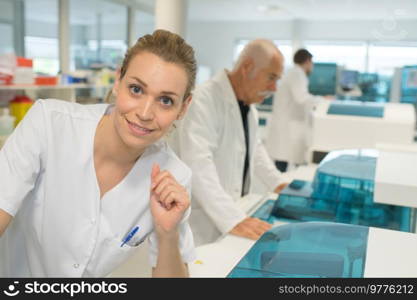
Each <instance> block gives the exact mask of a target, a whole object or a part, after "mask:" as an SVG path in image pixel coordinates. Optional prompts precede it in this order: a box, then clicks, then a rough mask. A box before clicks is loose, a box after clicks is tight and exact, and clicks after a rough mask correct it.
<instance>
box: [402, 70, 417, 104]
mask: <svg viewBox="0 0 417 300" xmlns="http://www.w3.org/2000/svg"><path fill="white" fill-rule="evenodd" d="M400 101H401V102H403V103H416V102H417V65H416V66H405V67H403V68H402V71H401V98H400Z"/></svg>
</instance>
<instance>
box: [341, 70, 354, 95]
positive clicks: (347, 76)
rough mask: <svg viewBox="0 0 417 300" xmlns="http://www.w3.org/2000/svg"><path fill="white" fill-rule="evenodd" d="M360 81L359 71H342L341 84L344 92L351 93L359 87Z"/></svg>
mask: <svg viewBox="0 0 417 300" xmlns="http://www.w3.org/2000/svg"><path fill="white" fill-rule="evenodd" d="M358 79H359V72H358V71H353V70H342V71H341V72H340V79H339V84H340V86H341V88H342V90H343V91H344V92H349V91H351V90H353V89H354V88H355V87H356V86H357V85H358Z"/></svg>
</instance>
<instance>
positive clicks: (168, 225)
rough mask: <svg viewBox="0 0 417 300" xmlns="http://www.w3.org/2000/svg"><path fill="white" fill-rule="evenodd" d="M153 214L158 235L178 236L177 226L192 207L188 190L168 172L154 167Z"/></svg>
mask: <svg viewBox="0 0 417 300" xmlns="http://www.w3.org/2000/svg"><path fill="white" fill-rule="evenodd" d="M150 201H151V203H150V206H151V212H152V216H153V220H154V224H155V230H156V233H157V234H158V235H172V234H174V235H177V225H178V223H179V222H180V221H181V219H182V217H183V215H184V212H185V211H186V210H187V209H188V207H189V206H190V199H189V196H188V192H187V190H186V189H185V188H184V187H183V186H182V185H180V184H179V183H178V182H177V181H176V180H175V178H174V176H172V175H171V173H169V172H168V171H161V170H160V168H159V165H158V164H154V165H153V166H152V173H151V196H150Z"/></svg>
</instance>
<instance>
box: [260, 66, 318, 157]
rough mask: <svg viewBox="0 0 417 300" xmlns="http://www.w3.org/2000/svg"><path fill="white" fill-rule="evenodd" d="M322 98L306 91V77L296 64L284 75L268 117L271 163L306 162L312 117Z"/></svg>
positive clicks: (268, 146) (268, 144)
mask: <svg viewBox="0 0 417 300" xmlns="http://www.w3.org/2000/svg"><path fill="white" fill-rule="evenodd" d="M322 99H323V97H320V96H314V95H311V94H310V93H309V92H308V78H307V75H306V73H305V72H304V70H303V69H302V68H301V67H300V66H299V65H295V66H294V67H293V68H292V69H290V70H288V72H287V73H286V74H285V75H284V77H283V79H282V80H281V82H280V83H279V86H278V88H277V91H276V93H275V95H274V104H273V111H272V115H271V117H270V118H269V121H268V122H269V124H267V126H268V135H267V140H266V149H267V150H268V153H269V155H270V156H271V158H272V159H273V160H281V161H286V162H288V163H290V164H303V163H305V162H306V158H307V157H306V156H307V150H308V147H309V144H310V139H311V126H312V118H311V114H312V111H313V108H314V106H315V105H316V104H317V102H318V101H321V100H322Z"/></svg>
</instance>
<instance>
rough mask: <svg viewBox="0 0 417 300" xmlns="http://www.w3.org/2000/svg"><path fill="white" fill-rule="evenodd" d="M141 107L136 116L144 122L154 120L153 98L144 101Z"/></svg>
mask: <svg viewBox="0 0 417 300" xmlns="http://www.w3.org/2000/svg"><path fill="white" fill-rule="evenodd" d="M140 102H141V105H139V107H138V108H137V110H136V115H137V116H138V118H139V119H140V120H142V121H149V120H152V119H153V118H154V101H153V99H152V98H151V97H146V98H145V99H142V101H140Z"/></svg>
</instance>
